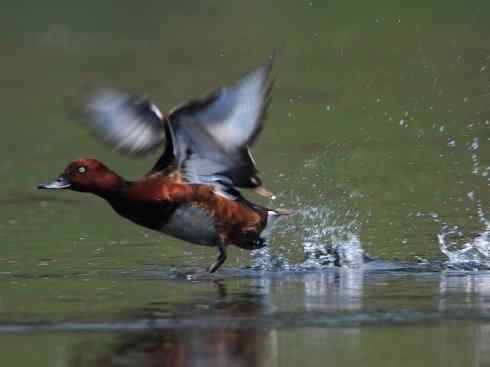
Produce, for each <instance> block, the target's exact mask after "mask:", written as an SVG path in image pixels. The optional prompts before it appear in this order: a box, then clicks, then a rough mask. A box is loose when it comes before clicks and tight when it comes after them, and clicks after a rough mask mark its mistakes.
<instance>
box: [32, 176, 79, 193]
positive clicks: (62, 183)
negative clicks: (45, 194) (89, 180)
mask: <svg viewBox="0 0 490 367" xmlns="http://www.w3.org/2000/svg"><path fill="white" fill-rule="evenodd" d="M70 186H71V184H70V181H69V180H68V178H67V177H66V176H65V175H60V176H59V177H58V178H57V179H56V180H54V181H53V182H45V183H42V184H39V185H37V188H38V189H47V190H59V189H67V188H69V187H70Z"/></svg>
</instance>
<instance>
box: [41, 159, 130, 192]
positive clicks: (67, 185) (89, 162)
mask: <svg viewBox="0 0 490 367" xmlns="http://www.w3.org/2000/svg"><path fill="white" fill-rule="evenodd" d="M121 182H122V179H121V177H119V176H118V175H117V174H116V173H114V172H113V171H111V170H110V169H109V168H107V167H106V166H104V165H103V164H102V163H101V162H99V161H98V160H96V159H93V158H81V159H77V160H75V161H73V162H71V163H70V164H69V165H68V166H67V167H66V168H65V170H64V171H63V173H62V174H61V175H59V176H58V178H57V179H56V180H54V181H53V182H48V183H42V184H40V185H38V186H37V188H38V189H49V190H59V189H70V190H74V191H81V192H92V193H94V194H99V195H101V194H104V193H106V192H110V191H112V190H114V189H115V188H117V187H119V185H120V183H121Z"/></svg>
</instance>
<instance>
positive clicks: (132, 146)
mask: <svg viewBox="0 0 490 367" xmlns="http://www.w3.org/2000/svg"><path fill="white" fill-rule="evenodd" d="M272 64H273V56H271V57H270V58H269V59H268V60H267V62H266V63H265V64H263V65H262V66H260V67H258V68H257V69H255V70H253V71H251V72H249V73H247V74H246V75H244V76H243V77H242V78H241V79H240V80H239V81H238V82H237V83H235V84H233V85H230V86H224V87H222V88H220V89H218V90H216V91H214V92H213V93H211V94H210V95H208V96H207V97H205V98H202V99H200V100H196V101H192V102H190V103H186V104H183V105H182V106H180V107H177V108H176V109H174V110H173V111H172V112H171V113H170V114H169V115H168V116H165V117H163V116H162V113H161V112H160V110H159V109H158V108H157V107H156V106H155V104H153V103H152V102H151V101H150V100H148V99H146V98H144V97H140V96H132V95H128V94H124V93H120V92H118V91H115V90H112V89H101V90H98V91H97V92H96V93H94V94H92V95H91V96H90V97H89V98H88V100H87V103H86V107H85V114H86V115H87V116H88V122H89V123H90V125H91V126H92V128H93V131H94V132H95V134H96V135H97V136H98V137H99V138H101V139H102V140H103V141H104V142H106V143H108V144H110V145H111V146H113V147H114V148H115V149H116V150H118V151H120V152H122V153H126V154H132V155H145V154H147V153H148V152H150V151H152V150H154V149H155V148H157V147H159V146H160V145H161V144H162V143H163V142H165V141H167V145H166V148H165V151H164V153H163V155H162V156H161V158H160V159H159V160H158V161H157V162H156V164H155V166H154V167H153V169H152V170H151V171H150V174H151V173H156V172H158V171H161V170H163V169H165V167H166V166H167V165H168V164H169V163H172V162H175V163H177V167H178V168H179V169H181V171H182V173H183V177H184V179H185V180H186V181H188V182H192V183H201V184H207V185H213V186H214V187H215V188H216V190H217V192H219V193H221V194H223V195H226V196H229V197H231V198H236V197H239V193H238V192H237V191H236V189H235V187H243V188H255V189H256V191H257V192H258V193H260V194H262V195H265V196H271V195H272V194H271V193H269V192H268V191H267V190H265V189H264V188H263V187H262V182H261V180H260V178H259V177H258V176H257V169H256V167H255V161H254V159H253V158H252V155H251V153H250V150H249V147H250V146H251V145H252V144H253V143H254V141H255V139H256V138H257V136H258V134H259V133H260V131H261V129H262V127H263V124H264V119H265V113H266V110H267V106H268V103H269V93H270V89H271V85H272V80H271V77H270V71H271V68H272Z"/></svg>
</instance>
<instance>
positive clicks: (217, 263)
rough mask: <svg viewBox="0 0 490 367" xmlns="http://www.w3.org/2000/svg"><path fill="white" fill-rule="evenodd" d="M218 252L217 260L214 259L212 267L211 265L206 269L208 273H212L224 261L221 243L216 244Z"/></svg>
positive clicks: (223, 250) (224, 251) (223, 248)
mask: <svg viewBox="0 0 490 367" xmlns="http://www.w3.org/2000/svg"><path fill="white" fill-rule="evenodd" d="M218 251H219V255H218V258H217V259H216V262H215V263H214V264H213V265H211V266H210V267H209V269H208V271H209V272H210V273H214V272H215V271H216V270H218V269H219V268H220V266H221V265H223V263H224V262H225V261H226V249H225V246H224V245H223V243H221V242H220V243H219V244H218Z"/></svg>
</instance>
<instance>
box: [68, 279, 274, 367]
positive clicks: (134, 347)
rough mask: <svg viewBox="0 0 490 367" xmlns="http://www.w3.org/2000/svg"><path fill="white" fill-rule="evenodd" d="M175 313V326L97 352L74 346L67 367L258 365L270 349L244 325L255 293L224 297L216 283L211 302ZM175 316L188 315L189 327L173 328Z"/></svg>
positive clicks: (257, 309)
mask: <svg viewBox="0 0 490 367" xmlns="http://www.w3.org/2000/svg"><path fill="white" fill-rule="evenodd" d="M175 312H176V314H175V315H173V316H172V319H173V320H175V327H169V328H155V329H151V328H150V329H149V330H147V331H140V332H136V333H128V334H126V335H123V336H121V337H117V338H116V340H115V342H112V343H110V344H109V345H108V346H105V348H103V349H102V350H101V347H100V346H99V345H97V344H93V345H90V344H86V343H85V344H82V345H80V346H79V347H78V349H77V350H76V351H75V352H74V353H73V357H72V359H71V365H72V366H74V367H82V366H144V367H151V366H159V367H163V366H172V367H181V366H223V367H225V366H226V367H228V366H237V367H240V366H259V365H262V364H263V363H262V362H263V360H264V359H265V358H266V356H267V352H268V351H269V350H271V344H273V343H272V342H273V335H274V334H273V332H272V331H270V330H267V329H265V328H260V327H258V326H257V325H255V326H254V325H248V320H249V319H256V318H258V316H259V315H260V314H261V313H263V307H262V298H261V297H260V296H258V295H256V294H242V295H240V296H238V297H228V295H227V292H226V287H225V286H224V285H223V284H218V295H217V299H216V300H214V301H212V302H209V301H208V302H200V301H199V300H196V301H195V302H193V303H185V304H179V305H176V310H175ZM159 314H161V312H160V311H159V310H158V308H149V309H147V310H145V311H144V312H134V313H133V314H132V315H129V318H130V319H132V318H137V319H142V318H144V319H147V320H151V319H156V318H158V317H159ZM180 314H184V315H186V314H189V315H192V318H193V319H194V324H195V325H194V326H186V327H180V326H178V324H179V321H178V319H179V317H182V316H180ZM237 320H240V321H239V322H238V323H237V322H236V321H237ZM94 354H95V355H94Z"/></svg>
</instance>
